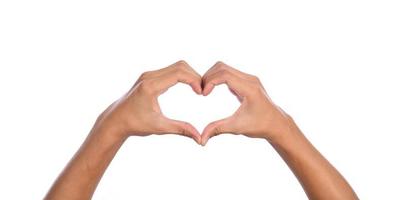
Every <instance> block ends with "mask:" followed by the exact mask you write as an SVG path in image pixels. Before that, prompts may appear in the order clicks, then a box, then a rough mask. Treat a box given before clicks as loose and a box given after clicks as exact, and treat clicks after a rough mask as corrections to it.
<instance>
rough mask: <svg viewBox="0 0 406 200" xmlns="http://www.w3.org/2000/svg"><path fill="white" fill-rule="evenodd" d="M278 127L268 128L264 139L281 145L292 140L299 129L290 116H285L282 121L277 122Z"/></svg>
mask: <svg viewBox="0 0 406 200" xmlns="http://www.w3.org/2000/svg"><path fill="white" fill-rule="evenodd" d="M278 124H279V125H280V126H279V127H278V128H275V127H272V128H269V129H268V130H269V131H268V132H267V134H266V137H265V139H266V140H267V141H268V142H269V143H271V144H279V145H283V144H286V143H288V142H290V141H292V140H293V138H294V137H295V136H297V135H298V134H300V130H299V128H298V127H297V125H296V123H295V122H294V121H293V119H292V118H290V117H287V118H286V119H284V120H283V122H280V123H278Z"/></svg>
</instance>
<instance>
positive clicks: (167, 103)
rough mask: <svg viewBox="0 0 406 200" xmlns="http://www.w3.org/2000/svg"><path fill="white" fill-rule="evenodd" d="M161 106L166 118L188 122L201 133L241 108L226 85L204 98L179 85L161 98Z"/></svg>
mask: <svg viewBox="0 0 406 200" xmlns="http://www.w3.org/2000/svg"><path fill="white" fill-rule="evenodd" d="M159 104H160V106H161V109H162V112H163V113H164V115H165V116H167V117H169V118H171V119H177V120H182V121H187V122H189V123H191V124H192V125H193V126H195V127H196V128H197V130H198V131H199V132H200V133H202V131H203V129H204V128H205V127H206V125H207V124H209V123H210V122H213V121H215V120H219V119H223V118H225V117H229V116H231V115H232V114H233V113H234V112H235V111H236V110H237V109H238V107H239V106H240V103H239V102H238V100H237V98H236V97H235V96H234V95H232V94H231V93H230V91H229V89H228V87H227V86H226V85H219V86H217V87H216V88H215V89H214V90H213V91H212V92H211V93H210V94H209V95H208V96H203V95H196V94H195V93H194V92H193V91H192V90H191V89H190V87H189V86H188V85H185V84H177V85H176V86H174V87H172V88H170V89H169V90H168V91H167V92H165V93H164V94H162V95H161V96H160V97H159ZM208 113H209V115H208Z"/></svg>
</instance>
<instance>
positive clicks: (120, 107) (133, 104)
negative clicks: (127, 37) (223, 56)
mask: <svg viewBox="0 0 406 200" xmlns="http://www.w3.org/2000/svg"><path fill="white" fill-rule="evenodd" d="M178 82H182V83H185V84H188V85H190V86H191V87H192V89H193V90H194V92H195V93H196V94H198V95H204V96H207V95H209V94H210V93H211V91H212V90H213V89H214V87H215V86H216V85H219V84H227V86H228V88H229V89H230V91H231V93H232V94H234V95H235V96H236V97H237V98H238V100H239V101H240V102H241V106H240V107H239V108H238V109H237V111H236V112H235V113H234V114H233V115H232V116H230V117H227V118H225V119H221V120H218V121H214V122H211V123H210V124H208V125H207V126H206V128H205V129H204V131H203V133H202V134H200V133H199V132H198V131H197V130H196V128H194V127H193V126H192V125H191V124H190V123H188V122H183V121H178V120H173V119H169V118H167V117H165V116H164V115H163V114H162V112H161V109H160V106H159V103H158V99H157V98H158V96H159V95H161V94H162V93H164V92H165V91H166V90H167V89H169V88H170V87H172V86H174V85H175V84H177V83H178ZM290 121H291V118H290V117H289V115H287V114H286V113H285V112H283V111H282V110H281V109H280V108H279V107H278V106H276V105H275V104H274V103H273V102H272V101H271V99H270V98H269V97H268V95H267V93H266V91H265V89H264V87H263V86H262V84H261V82H260V80H259V79H258V78H257V77H255V76H253V75H250V74H246V73H243V72H240V71H238V70H236V69H234V68H232V67H230V66H228V65H226V64H224V63H223V62H217V63H216V64H215V65H214V66H213V67H211V68H210V69H209V70H208V71H207V72H206V73H205V74H204V75H203V77H202V76H200V75H199V74H198V73H197V72H196V71H195V70H193V68H192V67H190V66H189V65H188V64H187V63H186V62H185V61H178V62H176V63H174V64H172V65H170V66H168V67H165V68H162V69H159V70H155V71H149V72H145V73H143V74H142V75H141V76H140V77H139V79H138V80H137V81H136V83H135V84H134V86H133V87H132V88H131V89H130V90H129V91H128V92H127V93H126V94H125V95H124V96H123V97H121V98H120V99H118V100H117V101H116V102H114V103H113V104H112V105H110V106H109V107H108V108H107V109H106V110H105V111H104V112H103V113H102V114H101V115H100V116H99V118H98V120H97V123H96V124H99V127H100V128H102V129H107V130H112V131H110V132H111V133H114V136H115V137H119V138H123V139H125V138H127V137H129V136H131V135H136V136H147V135H151V134H167V133H172V134H178V135H183V136H187V137H190V138H193V139H194V140H195V141H196V142H197V143H198V144H201V145H205V144H206V143H207V141H208V139H209V138H211V137H213V136H216V135H219V134H222V133H232V134H243V135H245V136H248V137H254V138H264V139H267V140H268V141H273V140H277V139H278V138H279V137H280V136H281V135H283V133H284V132H286V131H288V130H289V129H290V128H289V127H290V125H289V124H290Z"/></svg>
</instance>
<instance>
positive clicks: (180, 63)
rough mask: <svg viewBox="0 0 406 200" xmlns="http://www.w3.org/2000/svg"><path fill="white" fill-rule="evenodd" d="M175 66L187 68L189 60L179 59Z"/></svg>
mask: <svg viewBox="0 0 406 200" xmlns="http://www.w3.org/2000/svg"><path fill="white" fill-rule="evenodd" d="M174 66H175V67H180V68H185V67H187V66H188V64H187V62H186V61H184V60H179V61H177V62H176V63H175V64H174Z"/></svg>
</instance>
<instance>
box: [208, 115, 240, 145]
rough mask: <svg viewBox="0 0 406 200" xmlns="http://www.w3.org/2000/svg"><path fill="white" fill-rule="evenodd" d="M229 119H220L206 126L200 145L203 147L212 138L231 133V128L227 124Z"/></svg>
mask: <svg viewBox="0 0 406 200" xmlns="http://www.w3.org/2000/svg"><path fill="white" fill-rule="evenodd" d="M229 120H230V118H225V119H221V120H218V121H214V122H211V123H210V124H209V125H207V126H206V127H205V128H204V130H203V133H202V136H201V144H202V145H203V146H204V145H206V144H207V141H208V140H209V139H210V138H211V137H214V136H217V135H220V134H222V133H232V127H231V126H230V122H229Z"/></svg>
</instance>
